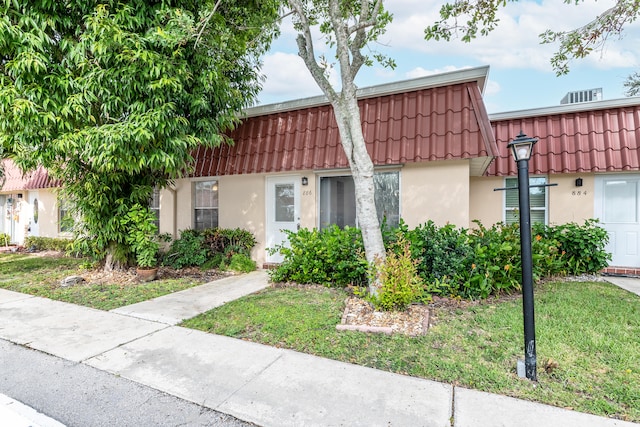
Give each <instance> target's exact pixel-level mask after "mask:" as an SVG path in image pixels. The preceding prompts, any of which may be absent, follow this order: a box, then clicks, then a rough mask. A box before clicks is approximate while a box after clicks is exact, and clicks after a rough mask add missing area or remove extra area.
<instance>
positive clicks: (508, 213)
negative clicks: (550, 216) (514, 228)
mask: <svg viewBox="0 0 640 427" xmlns="http://www.w3.org/2000/svg"><path fill="white" fill-rule="evenodd" d="M546 183H547V179H546V178H545V177H530V178H529V185H530V186H532V185H544V184H546ZM505 187H507V188H514V187H518V178H506V179H505ZM529 207H530V208H531V223H532V224H534V223H541V224H546V223H547V187H530V188H529ZM518 209H519V199H518V190H517V189H513V190H506V191H505V214H504V222H505V223H507V224H514V223H517V222H519V221H520V214H519V212H518Z"/></svg>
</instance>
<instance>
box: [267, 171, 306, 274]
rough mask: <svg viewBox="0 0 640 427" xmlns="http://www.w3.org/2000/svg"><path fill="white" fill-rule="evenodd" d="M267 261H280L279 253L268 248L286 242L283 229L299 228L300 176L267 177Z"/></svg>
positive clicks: (293, 229) (294, 229)
mask: <svg viewBox="0 0 640 427" xmlns="http://www.w3.org/2000/svg"><path fill="white" fill-rule="evenodd" d="M266 209H267V215H266V216H267V227H266V234H267V236H266V237H267V244H266V248H267V255H266V260H267V262H282V255H280V254H279V253H276V254H270V253H269V251H268V250H269V248H273V247H275V246H277V245H281V244H283V243H284V244H286V243H287V242H288V240H287V235H286V233H285V231H287V230H288V231H293V232H295V231H296V230H298V229H299V228H300V177H299V176H297V175H290V176H280V177H272V178H267V206H266Z"/></svg>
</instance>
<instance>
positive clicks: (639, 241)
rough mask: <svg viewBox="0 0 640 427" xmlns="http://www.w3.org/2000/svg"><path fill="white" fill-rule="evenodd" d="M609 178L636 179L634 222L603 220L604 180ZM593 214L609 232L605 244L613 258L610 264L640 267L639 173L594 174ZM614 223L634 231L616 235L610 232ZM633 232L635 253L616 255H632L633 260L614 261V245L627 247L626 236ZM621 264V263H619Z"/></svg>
mask: <svg viewBox="0 0 640 427" xmlns="http://www.w3.org/2000/svg"><path fill="white" fill-rule="evenodd" d="M611 180H633V181H636V222H635V223H618V222H614V223H611V222H609V223H607V222H605V217H604V215H605V192H604V191H605V182H607V181H611ZM594 203H595V206H594V216H595V217H596V218H598V220H599V221H600V224H601V226H602V228H604V229H605V230H607V232H608V233H609V234H610V236H609V243H608V244H607V246H606V250H607V251H609V252H610V253H611V254H612V255H613V258H612V260H611V266H614V267H629V268H638V267H640V174H637V173H628V174H597V175H596V176H595V188H594ZM615 225H620V226H625V225H626V226H627V227H631V228H634V229H635V231H634V232H633V233H631V234H629V233H628V232H627V235H626V236H617V235H615V234H611V233H612V228H613V227H615ZM633 234H635V236H636V240H635V241H634V242H633V243H634V248H635V251H636V254H635V255H633V254H630V255H618V256H619V257H621V256H626V257H632V258H635V260H634V261H632V262H625V261H616V247H617V248H618V249H620V248H622V247H625V246H626V247H627V248H629V245H628V242H627V241H626V239H627V238H629V237H630V238H633ZM620 238H622V239H624V240H623V241H619V239H620ZM618 259H619V258H618ZM619 264H622V265H619Z"/></svg>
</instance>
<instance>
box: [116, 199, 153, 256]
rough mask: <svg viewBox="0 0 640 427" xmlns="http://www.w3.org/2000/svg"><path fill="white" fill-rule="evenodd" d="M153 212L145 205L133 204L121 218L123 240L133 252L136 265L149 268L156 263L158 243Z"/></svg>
mask: <svg viewBox="0 0 640 427" xmlns="http://www.w3.org/2000/svg"><path fill="white" fill-rule="evenodd" d="M155 219H156V217H155V214H154V213H153V212H151V210H150V209H149V208H148V207H147V206H142V205H140V204H135V205H133V207H132V208H131V209H130V210H129V212H127V214H126V215H125V216H123V217H122V218H121V224H122V226H123V227H125V230H126V237H125V241H126V243H127V244H128V245H129V247H130V248H131V251H132V252H133V253H134V254H135V257H136V262H137V264H138V267H142V268H151V267H155V266H156V265H157V263H158V250H159V249H160V244H159V243H158V240H157V238H156V237H157V233H158V227H157V226H156V224H155Z"/></svg>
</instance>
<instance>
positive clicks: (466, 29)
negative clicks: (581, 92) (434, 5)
mask: <svg viewBox="0 0 640 427" xmlns="http://www.w3.org/2000/svg"><path fill="white" fill-rule="evenodd" d="M510 1H515V0H510ZM564 1H565V3H568V4H571V3H574V4H576V5H577V4H580V3H582V0H564ZM506 5H507V0H458V1H456V2H454V3H449V4H445V5H444V6H442V8H441V9H440V18H441V19H440V21H438V22H436V23H435V24H434V25H432V26H431V27H428V28H427V29H426V30H425V38H426V39H427V40H429V39H435V40H439V39H443V40H450V39H451V37H452V36H453V34H454V33H456V32H460V33H461V34H462V40H463V41H467V42H468V41H471V39H473V38H475V37H476V36H477V35H478V33H479V34H480V35H486V34H488V33H489V32H490V31H492V30H493V29H495V27H496V26H497V25H498V18H497V16H496V13H497V11H498V9H499V8H500V7H505V6H506ZM639 13H640V2H638V1H637V0H616V4H615V5H614V6H613V7H611V8H609V9H607V10H606V11H604V12H603V13H601V14H600V15H598V16H597V17H596V18H595V19H593V20H592V21H591V22H589V23H587V24H585V25H583V26H582V27H580V28H576V29H573V30H571V31H552V30H546V31H545V32H544V33H542V34H540V40H541V43H543V44H547V43H559V47H558V50H557V51H556V53H555V54H554V55H553V57H552V58H551V65H552V66H553V69H554V70H555V71H556V74H558V75H562V74H566V73H568V72H569V62H570V61H571V60H572V59H580V58H584V57H586V56H587V55H589V54H591V53H592V52H594V51H597V50H599V49H601V48H602V46H603V45H604V44H605V43H606V42H607V41H608V40H609V39H610V38H611V37H615V36H620V35H621V34H622V32H623V30H624V26H625V25H627V24H629V23H631V22H633V21H635V20H636V18H637V17H638V14H639ZM459 19H461V20H462V22H463V24H459V23H458V22H459V21H458V20H459ZM635 80H637V79H635ZM633 81H634V77H633V75H632V76H630V77H629V78H628V79H627V82H628V83H626V84H625V86H627V87H630V91H628V93H629V94H631V93H637V92H631V91H632V90H633V89H632V87H634V86H633ZM636 91H637V89H636Z"/></svg>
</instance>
